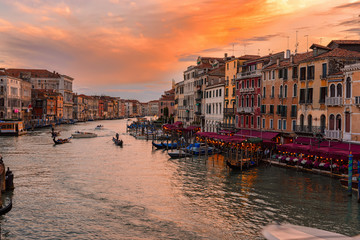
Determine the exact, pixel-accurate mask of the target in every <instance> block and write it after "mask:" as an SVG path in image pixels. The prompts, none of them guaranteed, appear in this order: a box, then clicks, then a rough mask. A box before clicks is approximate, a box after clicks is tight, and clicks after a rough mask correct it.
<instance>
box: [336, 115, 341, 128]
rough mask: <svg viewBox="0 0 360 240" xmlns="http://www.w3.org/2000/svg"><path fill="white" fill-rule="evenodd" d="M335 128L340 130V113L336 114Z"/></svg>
mask: <svg viewBox="0 0 360 240" xmlns="http://www.w3.org/2000/svg"><path fill="white" fill-rule="evenodd" d="M336 130H341V115H340V114H338V115H336Z"/></svg>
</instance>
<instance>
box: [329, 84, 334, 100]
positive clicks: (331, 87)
mask: <svg viewBox="0 0 360 240" xmlns="http://www.w3.org/2000/svg"><path fill="white" fill-rule="evenodd" d="M330 97H335V84H331V85H330Z"/></svg>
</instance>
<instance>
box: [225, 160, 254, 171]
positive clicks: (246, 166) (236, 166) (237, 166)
mask: <svg viewBox="0 0 360 240" xmlns="http://www.w3.org/2000/svg"><path fill="white" fill-rule="evenodd" d="M226 165H227V166H228V167H229V168H231V169H233V170H241V169H242V170H245V169H249V168H251V167H252V166H254V164H248V163H247V162H243V163H242V168H241V163H240V164H239V165H235V164H233V163H231V162H229V161H226Z"/></svg>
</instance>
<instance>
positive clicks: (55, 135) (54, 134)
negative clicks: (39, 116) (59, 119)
mask: <svg viewBox="0 0 360 240" xmlns="http://www.w3.org/2000/svg"><path fill="white" fill-rule="evenodd" d="M50 133H51V136H52V137H58V136H60V131H57V132H56V131H54V132H50Z"/></svg>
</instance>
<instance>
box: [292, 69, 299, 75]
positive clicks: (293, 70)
mask: <svg viewBox="0 0 360 240" xmlns="http://www.w3.org/2000/svg"><path fill="white" fill-rule="evenodd" d="M292 77H293V78H298V67H293V68H292Z"/></svg>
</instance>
